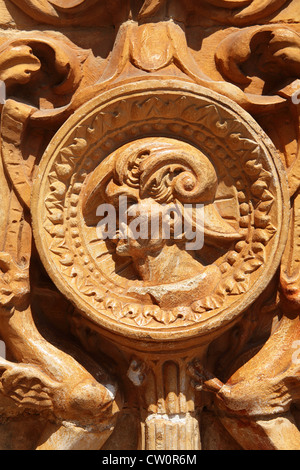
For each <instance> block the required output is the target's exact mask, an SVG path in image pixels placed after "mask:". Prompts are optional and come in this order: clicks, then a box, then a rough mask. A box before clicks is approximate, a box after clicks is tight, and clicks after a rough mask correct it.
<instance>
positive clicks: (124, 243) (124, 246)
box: [116, 239, 131, 256]
mask: <svg viewBox="0 0 300 470" xmlns="http://www.w3.org/2000/svg"><path fill="white" fill-rule="evenodd" d="M130 251H131V250H130V242H129V240H126V239H120V240H119V241H118V244H117V247H116V253H117V255H119V256H130Z"/></svg>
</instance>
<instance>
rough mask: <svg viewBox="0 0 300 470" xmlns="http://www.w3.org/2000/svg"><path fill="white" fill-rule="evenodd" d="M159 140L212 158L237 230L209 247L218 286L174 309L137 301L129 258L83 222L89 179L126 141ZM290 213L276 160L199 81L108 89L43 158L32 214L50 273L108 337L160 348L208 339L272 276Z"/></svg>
mask: <svg viewBox="0 0 300 470" xmlns="http://www.w3.org/2000/svg"><path fill="white" fill-rule="evenodd" d="M153 137H158V138H161V137H167V138H171V139H175V140H176V141H177V142H185V143H188V144H190V145H192V146H193V147H194V148H196V149H199V150H200V151H201V152H203V154H204V155H206V157H207V158H208V159H209V160H210V162H211V164H212V165H213V167H214V169H215V171H216V174H217V178H218V186H217V190H216V195H215V200H214V207H215V209H216V210H217V211H218V213H219V215H220V216H222V217H223V218H224V219H225V220H226V221H227V222H228V223H229V224H230V225H231V226H232V228H233V229H234V230H235V231H236V232H237V233H238V234H239V240H238V241H235V242H234V243H231V244H229V246H228V247H226V249H225V250H224V247H220V248H223V250H215V251H211V249H210V248H209V249H208V252H209V253H210V256H208V258H210V259H209V261H205V263H204V265H205V267H206V268H209V267H210V266H214V267H216V268H217V269H218V271H219V273H220V279H219V281H218V283H217V284H216V286H215V288H214V289H213V290H212V291H210V292H209V293H208V294H207V289H205V288H203V290H202V291H201V289H200V292H198V294H197V296H194V297H193V298H191V299H190V302H189V303H185V304H184V305H179V306H175V307H173V308H165V307H164V308H162V307H161V306H159V305H158V304H157V303H156V302H154V301H149V299H147V300H143V299H141V298H140V299H137V298H136V296H134V295H132V294H130V292H133V291H134V290H135V288H136V287H137V286H138V287H143V285H144V283H143V281H141V280H140V279H138V278H137V276H136V275H135V274H134V270H133V269H132V263H131V260H130V259H128V258H126V259H125V258H119V257H118V256H116V254H115V253H114V251H113V250H111V249H109V247H108V245H107V243H106V242H105V241H103V240H99V239H98V238H97V235H96V230H95V227H91V226H88V225H87V224H86V221H85V219H84V216H83V197H84V194H85V187H86V181H87V179H88V177H89V176H90V175H92V174H93V172H94V171H95V169H96V168H97V167H98V165H99V164H100V163H101V162H102V161H105V159H106V158H107V157H109V155H111V154H112V153H113V152H114V151H115V150H117V149H119V148H121V147H122V146H123V145H125V144H128V143H129V142H134V141H137V142H138V141H139V139H147V138H153ZM99 202H100V203H101V201H99ZM288 208H289V200H288V192H287V183H286V179H285V173H284V171H282V166H281V163H280V160H279V158H278V156H277V152H276V151H275V149H274V147H273V145H272V143H271V142H270V141H269V139H268V138H267V137H266V136H265V135H264V133H263V132H262V130H261V129H260V128H259V126H258V125H257V124H256V122H255V121H254V120H253V119H252V118H251V117H250V116H249V115H248V114H247V113H245V112H244V111H243V110H242V109H241V108H239V107H238V106H237V105H235V104H234V103H232V102H231V101H229V100H228V99H225V98H223V97H220V96H219V95H217V94H215V93H213V92H210V91H208V90H207V89H204V88H202V87H199V86H197V85H193V84H191V83H185V82H182V81H178V80H167V81H166V82H163V81H159V80H147V82H144V81H139V82H136V83H135V84H129V85H125V86H122V87H119V88H118V87H116V88H114V89H112V90H110V91H108V92H106V93H103V94H102V95H101V96H99V97H96V98H95V99H94V100H92V101H91V102H90V103H88V104H87V105H85V106H84V107H82V108H81V109H79V110H78V112H76V113H75V115H74V116H72V117H71V118H70V119H69V120H68V121H67V122H66V124H65V125H64V126H63V127H62V128H61V130H60V131H59V132H58V134H57V135H56V136H55V138H54V139H53V141H52V142H51V143H50V145H49V147H48V149H47V151H46V153H45V155H44V157H43V159H42V162H41V165H40V169H39V174H38V177H37V178H36V181H35V185H34V189H33V198H32V208H31V211H32V218H33V228H34V235H35V241H36V244H37V247H38V250H39V253H40V256H41V259H42V261H43V263H44V265H45V267H46V269H47V271H48V273H49V275H50V277H51V278H52V280H53V282H54V283H55V284H56V285H57V287H58V288H59V289H60V290H61V291H62V292H63V294H64V295H66V296H67V298H68V299H70V300H71V302H72V303H73V304H74V305H75V307H76V308H77V309H78V310H79V311H81V312H82V314H83V315H84V316H85V317H86V318H88V319H89V320H91V321H92V322H93V323H94V324H97V325H98V326H99V327H100V328H101V329H103V331H109V332H110V333H117V334H122V335H124V337H126V338H138V339H139V340H143V339H145V338H147V339H151V340H152V341H154V342H155V341H160V342H161V341H166V340H168V341H169V340H172V339H175V340H176V339H181V340H186V339H187V338H195V337H196V336H198V337H204V338H205V339H204V342H206V339H207V338H208V337H210V336H211V334H212V333H216V332H218V334H220V332H221V331H223V330H224V328H226V327H227V326H228V325H231V324H232V322H234V321H235V320H236V319H237V318H238V317H239V315H241V314H242V313H243V312H244V311H245V310H246V308H247V307H248V306H249V305H251V303H253V302H254V300H255V299H256V298H257V297H258V296H259V295H260V293H261V292H262V291H263V290H264V289H265V287H266V286H267V284H268V283H269V282H270V280H271V279H272V277H273V275H274V273H275V272H276V270H277V268H278V265H279V262H280V258H281V256H282V252H283V248H284V244H285V241H286V236H287V223H288V213H289V210H288ZM204 242H205V240H204ZM178 289H179V290H180V285H179V286H178Z"/></svg>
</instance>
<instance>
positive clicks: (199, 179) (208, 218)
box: [84, 138, 239, 259]
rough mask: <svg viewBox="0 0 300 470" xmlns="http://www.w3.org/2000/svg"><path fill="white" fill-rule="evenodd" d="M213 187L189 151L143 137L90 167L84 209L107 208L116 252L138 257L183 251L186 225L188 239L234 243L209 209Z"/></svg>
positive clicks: (196, 154) (203, 161)
mask: <svg viewBox="0 0 300 470" xmlns="http://www.w3.org/2000/svg"><path fill="white" fill-rule="evenodd" d="M217 184H218V182H217V175H216V172H215V169H214V167H213V165H212V164H211V162H210V161H209V159H208V158H207V157H206V156H205V155H204V154H203V153H202V152H200V151H199V150H198V149H196V148H195V147H193V146H191V145H190V144H187V143H185V142H181V141H178V140H174V139H169V138H145V139H140V140H138V141H135V142H131V143H130V144H127V145H125V146H123V147H121V148H120V149H118V150H117V151H115V152H114V153H112V154H111V155H110V156H109V157H108V158H107V159H106V160H104V161H103V162H102V163H101V164H100V165H99V167H98V168H96V170H95V171H94V173H93V174H92V176H91V177H90V179H89V180H88V183H87V187H86V195H87V196H86V198H85V201H84V207H85V208H86V209H88V211H89V212H90V213H91V212H93V211H94V213H95V212H96V207H97V206H99V204H101V203H103V202H104V203H106V204H111V205H112V206H113V207H114V208H115V210H116V216H117V217H116V218H117V222H116V224H115V230H114V233H111V234H110V237H109V238H111V239H113V240H114V242H115V244H116V253H117V254H118V255H119V256H131V257H132V258H133V259H137V258H144V257H145V256H147V255H151V256H153V255H157V254H158V253H159V252H160V251H161V250H162V249H163V248H164V247H165V246H166V245H168V246H170V245H171V244H176V245H181V249H182V248H183V249H184V245H183V244H184V243H185V242H186V241H187V237H186V232H187V225H188V230H189V233H190V234H193V233H194V234H195V235H193V236H194V237H196V236H197V235H199V236H200V233H199V232H201V236H202V239H203V232H205V233H206V234H208V236H210V237H215V238H216V239H217V238H218V236H221V237H224V236H225V237H226V236H227V237H228V238H229V239H233V240H234V239H237V238H239V235H238V234H236V232H234V230H233V229H232V227H231V226H229V225H228V224H227V223H226V222H225V221H224V220H223V219H222V218H221V217H220V215H219V214H218V212H217V210H216V209H215V208H214V205H213V202H214V198H215V193H216V189H217ZM202 207H204V212H202V213H201V214H200V216H199V211H201V208H202ZM187 208H188V209H187ZM187 219H188V220H187ZM189 239H190V238H189ZM201 247H202V245H201ZM199 249H200V248H199Z"/></svg>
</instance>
